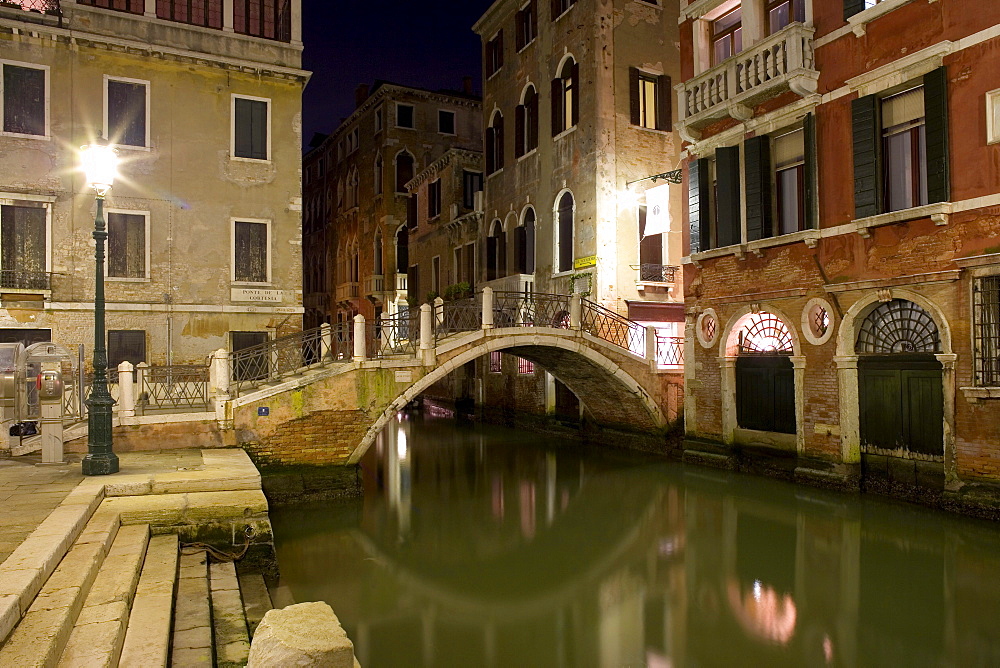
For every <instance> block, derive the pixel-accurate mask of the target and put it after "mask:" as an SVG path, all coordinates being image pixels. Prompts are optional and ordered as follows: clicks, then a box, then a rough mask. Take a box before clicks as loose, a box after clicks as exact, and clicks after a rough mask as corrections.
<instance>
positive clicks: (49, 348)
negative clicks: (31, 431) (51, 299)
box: [22, 342, 76, 464]
mask: <svg viewBox="0 0 1000 668" xmlns="http://www.w3.org/2000/svg"><path fill="white" fill-rule="evenodd" d="M23 359H24V366H23V367H22V368H23V369H24V372H25V376H24V377H25V379H26V381H27V382H26V383H25V385H26V388H25V389H26V390H27V392H26V394H28V395H30V393H31V390H32V389H34V391H35V394H36V396H37V401H38V404H37V406H38V408H37V410H38V416H39V420H38V422H39V426H40V428H41V436H42V463H43V464H62V463H64V461H63V418H64V413H65V406H64V393H65V389H66V386H67V385H72V384H73V383H74V382H75V380H76V357H75V356H74V355H73V354H72V353H71V352H70V351H69V350H68V349H67V348H65V347H63V346H61V345H59V344H58V343H51V342H42V343H36V344H33V345H31V346H28V348H26V349H25V351H24V355H23ZM32 376H34V377H32ZM32 381H34V388H32V387H31V385H32ZM25 398H26V399H28V397H27V396H26V397H25ZM30 403H32V402H30V401H25V404H30ZM25 409H26V410H25V413H26V414H30V413H31V410H30V408H29V406H28V405H25Z"/></svg>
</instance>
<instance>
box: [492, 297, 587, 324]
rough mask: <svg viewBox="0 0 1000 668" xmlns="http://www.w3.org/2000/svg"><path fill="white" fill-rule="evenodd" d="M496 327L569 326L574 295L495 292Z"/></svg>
mask: <svg viewBox="0 0 1000 668" xmlns="http://www.w3.org/2000/svg"><path fill="white" fill-rule="evenodd" d="M493 326H494V327H556V328H560V329H569V326H570V297H569V296H568V295H550V294H544V293H539V292H531V293H525V292H495V293H493Z"/></svg>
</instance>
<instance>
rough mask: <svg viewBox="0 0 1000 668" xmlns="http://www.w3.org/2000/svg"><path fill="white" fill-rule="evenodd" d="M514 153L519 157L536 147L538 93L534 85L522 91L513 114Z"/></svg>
mask: <svg viewBox="0 0 1000 668" xmlns="http://www.w3.org/2000/svg"><path fill="white" fill-rule="evenodd" d="M514 125H515V128H514V136H515V138H514V153H515V154H516V157H521V156H522V155H525V154H527V153H529V152H531V151H534V150H535V149H536V148H538V93H537V92H536V91H535V87H534V86H530V85H529V86H528V87H527V88H526V89H525V91H524V96H523V100H522V102H521V104H519V105H518V107H517V109H516V110H515V115H514Z"/></svg>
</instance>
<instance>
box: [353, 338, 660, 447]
mask: <svg viewBox="0 0 1000 668" xmlns="http://www.w3.org/2000/svg"><path fill="white" fill-rule="evenodd" d="M449 348H450V354H449V353H444V354H442V355H440V358H441V359H439V360H438V361H439V364H438V365H437V366H436V367H435V368H434V369H433V370H432V371H430V372H429V373H428V374H426V375H424V376H423V377H422V378H420V379H419V380H417V381H415V382H414V383H413V384H412V385H410V386H409V387H407V388H406V389H405V390H404V391H403V392H402V393H400V394H399V396H398V397H397V398H396V399H395V400H394V401H393V402H391V403H390V404H389V405H388V406H387V407H386V409H385V410H384V411H383V412H382V413H381V414H380V415H379V417H378V418H377V419H376V420H375V421H374V422H373V423H372V425H371V426H370V427H369V428H368V430H367V432H366V433H365V435H364V437H363V438H362V440H361V443H360V444H359V445H358V447H357V448H356V449H355V450H354V452H353V453H352V454H351V456H350V458H349V459H348V462H347V463H348V464H357V463H358V462H359V461H360V460H361V457H362V456H364V454H365V452H366V451H367V450H368V448H369V447H371V445H372V444H373V443H374V442H375V439H376V437H377V436H378V434H379V433H380V432H381V431H382V429H383V428H384V427H385V425H386V424H388V423H389V421H390V420H392V419H393V418H394V417H395V415H396V413H397V412H398V411H400V410H402V409H403V408H404V407H405V406H406V405H407V404H408V403H409V402H410V401H412V400H413V399H415V398H417V397H418V396H420V395H421V394H423V393H424V392H425V391H427V390H428V389H429V388H430V387H431V386H433V385H434V384H435V383H437V382H438V381H440V380H442V379H443V378H445V377H446V376H447V375H448V374H449V373H451V372H452V371H455V370H456V369H459V368H460V367H462V365H464V364H466V363H468V362H471V361H473V360H475V359H477V358H479V357H482V356H484V355H488V354H489V353H491V352H495V351H503V352H508V353H511V354H514V355H518V356H520V357H524V358H525V359H528V360H531V361H532V362H535V363H536V364H538V365H539V366H541V367H543V368H544V369H546V370H547V371H549V372H550V373H552V374H553V375H554V376H556V377H557V378H559V380H560V381H561V382H563V383H564V384H565V385H566V386H567V387H568V388H569V389H570V390H572V391H573V393H574V394H576V395H577V397H578V398H579V399H580V401H581V402H582V403H583V404H584V405H585V406H587V408H588V409H589V410H590V412H591V414H592V415H593V416H594V417H595V419H596V420H597V421H598V422H599V423H600V424H601V425H602V426H605V427H611V428H620V429H624V430H627V431H633V432H647V433H657V432H660V431H662V430H664V429H666V428H667V427H668V426H669V420H668V417H667V415H666V414H665V412H664V410H663V408H662V407H661V405H660V403H658V402H657V401H656V399H655V398H654V396H653V395H652V394H651V393H652V392H655V393H657V394H658V393H659V388H657V387H651V385H652V384H653V382H654V381H655V382H658V381H657V380H656V376H655V375H654V374H652V373H651V371H650V369H649V365H648V363H647V362H646V360H644V359H642V358H641V357H638V356H635V355H633V354H632V353H629V352H628V351H625V350H623V349H622V348H619V347H617V346H615V345H613V344H611V343H608V342H606V341H603V340H601V339H597V338H595V337H592V336H585V335H583V334H582V333H580V332H576V333H575V336H567V333H566V332H565V330H563V331H562V332H561V333H559V334H554V333H552V330H551V329H548V328H535V327H518V328H510V329H498V330H488V331H487V333H486V334H485V335H484V333H483V332H476V333H473V334H470V335H466V336H464V337H462V338H461V339H458V340H456V341H455V342H454V344H453V345H451V346H449ZM445 357H447V359H444V358H445ZM623 366H627V367H629V368H630V369H631V370H632V373H630V372H629V371H626V370H625V368H623ZM647 374H648V377H646V378H643V379H642V380H643V381H644V382H640V380H637V379H636V377H634V376H646V375H647Z"/></svg>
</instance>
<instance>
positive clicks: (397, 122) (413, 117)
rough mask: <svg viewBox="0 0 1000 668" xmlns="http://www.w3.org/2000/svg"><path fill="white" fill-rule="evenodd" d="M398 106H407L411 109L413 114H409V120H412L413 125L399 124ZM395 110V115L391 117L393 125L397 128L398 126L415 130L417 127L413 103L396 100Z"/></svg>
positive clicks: (415, 109)
mask: <svg viewBox="0 0 1000 668" xmlns="http://www.w3.org/2000/svg"><path fill="white" fill-rule="evenodd" d="M400 107H409V108H410V109H411V110H412V111H413V115H412V116H411V120H412V121H413V125H410V126H406V125H400V124H399V109H400ZM395 112H396V116H395V118H394V119H393V121H394V122H393V126H394V127H397V128H399V129H401V130H416V129H417V106H416V105H415V104H410V103H409V102H397V103H396V108H395Z"/></svg>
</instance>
